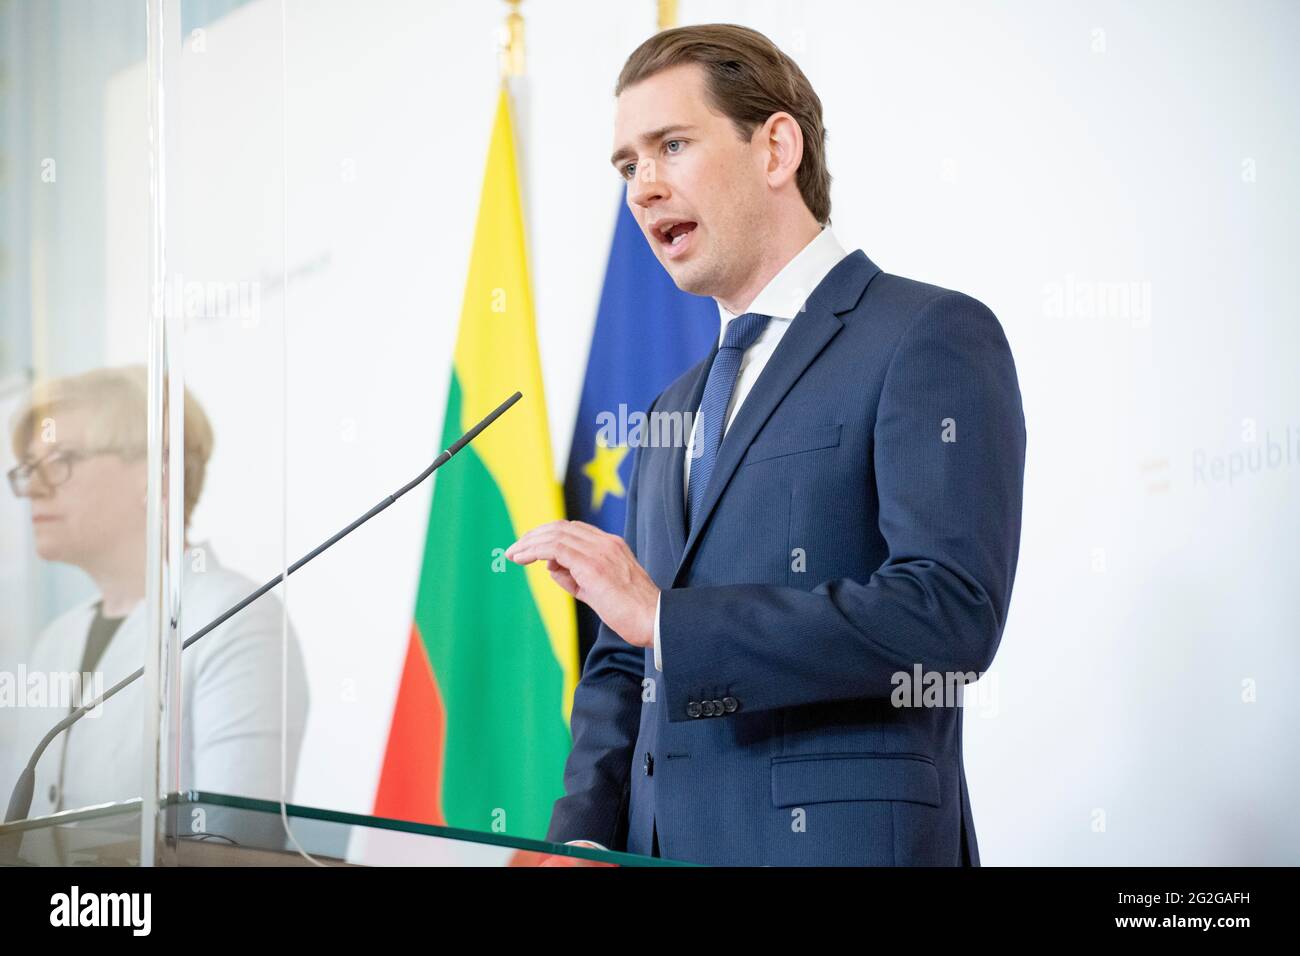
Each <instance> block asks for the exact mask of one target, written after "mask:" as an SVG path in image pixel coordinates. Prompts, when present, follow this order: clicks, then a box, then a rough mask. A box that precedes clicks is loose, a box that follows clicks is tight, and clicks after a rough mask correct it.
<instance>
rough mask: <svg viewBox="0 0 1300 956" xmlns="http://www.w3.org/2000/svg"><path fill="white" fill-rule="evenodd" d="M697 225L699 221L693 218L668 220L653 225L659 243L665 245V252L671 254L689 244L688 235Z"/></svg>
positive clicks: (676, 252) (678, 251) (677, 252)
mask: <svg viewBox="0 0 1300 956" xmlns="http://www.w3.org/2000/svg"><path fill="white" fill-rule="evenodd" d="M698 225H699V223H697V222H695V221H694V220H693V219H682V220H669V221H667V222H662V223H658V224H657V225H656V226H655V229H654V234H655V237H656V238H657V239H658V240H659V242H660V244H661V245H663V246H664V247H665V249H664V251H665V253H666V254H667V255H669V256H673V255H676V254H679V253H680V252H681V251H682V250H683V249H685V248H686V246H687V245H689V243H690V236H691V234H692V233H693V232H694V231H695V228H696V226H698Z"/></svg>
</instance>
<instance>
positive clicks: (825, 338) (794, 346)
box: [668, 249, 880, 587]
mask: <svg viewBox="0 0 1300 956" xmlns="http://www.w3.org/2000/svg"><path fill="white" fill-rule="evenodd" d="M879 271H880V269H879V268H878V267H877V266H876V265H875V263H873V262H872V261H871V260H870V259H868V258H867V256H866V254H865V253H864V252H863V251H862V250H861V249H859V250H857V251H856V252H853V253H850V254H849V255H847V256H845V257H844V259H842V260H841V261H840V262H839V263H837V264H836V266H835V268H833V269H832V270H831V271H830V272H829V273H828V274H827V276H826V278H825V279H823V280H822V281H821V283H820V284H819V285H818V286H817V288H816V289H814V290H813V293H812V295H810V296H809V297H808V301H807V302H806V303H805V304H804V310H803V311H802V312H800V313H799V315H797V316H795V318H794V321H793V322H792V323H791V325H790V328H788V329H787V330H786V333H785V335H784V336H782V337H781V342H780V344H779V345H778V346H777V348H776V351H775V352H773V353H772V357H771V358H770V359H768V362H767V365H766V366H764V368H763V371H762V373H761V374H760V375H759V376H758V381H756V382H755V383H754V387H753V389H752V390H751V391H750V393H749V395H748V396H747V397H746V398H745V401H744V404H742V405H741V406H740V411H738V412H737V413H736V418H735V420H734V421H733V422H732V423H731V427H730V428H728V429H727V432H726V435H725V436H724V437H723V440H722V445H721V446H720V447H719V449H718V460H717V463H716V464H715V465H714V466H713V476H712V477H711V478H710V479H709V487H708V490H707V491H706V493H705V496H704V502H703V504H702V505H701V506H700V516H699V520H698V521H696V523H695V526H694V527H693V528H692V529H691V532H690V535H689V536H688V537H687V539H686V543H685V545H684V546H683V547H682V548H681V550H680V553H681V557H680V559H679V560H678V562H677V571H676V574H675V575H674V576H673V582H672V585H671V586H672V587H677V586H678V583H679V580H680V578H681V575H682V571H683V569H684V568H685V567H686V565H687V563H688V562H689V560H690V557H691V553H692V552H693V551H694V549H695V544H696V542H697V541H698V540H699V537H700V534H701V532H702V531H703V530H704V527H705V526H706V525H707V524H708V522H709V516H710V515H711V514H712V513H713V509H714V507H715V506H716V505H717V503H718V499H719V498H721V497H722V494H723V492H724V491H726V488H727V484H728V483H729V482H730V481H731V476H732V475H733V474H734V473H735V471H736V468H737V466H739V464H740V460H741V459H742V458H743V457H744V456H745V452H746V451H747V450H748V449H749V445H750V443H751V442H752V441H753V440H754V437H755V436H756V435H757V434H758V432H759V430H760V429H761V428H762V427H763V425H764V423H765V422H766V421H767V419H768V418H769V417H770V416H771V414H772V412H773V411H775V410H776V407H777V406H778V405H779V404H780V403H781V400H782V399H783V398H785V396H786V393H787V392H789V391H790V389H791V388H793V387H794V383H795V382H797V381H798V380H799V377H800V376H801V375H802V374H803V373H804V370H805V369H806V368H807V367H808V366H809V365H810V364H812V361H813V359H815V358H816V357H817V356H818V354H820V352H821V351H822V349H823V348H825V346H826V344H827V343H828V342H830V340H831V339H832V338H834V337H835V334H836V333H837V332H839V330H840V329H841V328H843V327H844V323H843V322H842V321H841V320H840V318H839V314H840V313H842V312H847V311H848V310H849V309H852V308H853V307H854V306H855V305H856V304H857V302H858V300H859V299H860V298H861V297H862V293H863V291H864V290H865V289H866V287H867V283H868V282H870V281H871V279H872V278H873V277H874V276H875V275H876V273H878V272H879ZM711 364H712V359H711V358H710V361H709V363H706V365H705V366H704V371H703V373H702V374H701V375H700V376H699V379H698V381H697V382H696V383H695V385H696V387H695V388H693V389H692V402H693V404H691V405H690V406H689V407H690V408H691V409H692V410H694V409H697V408H698V407H699V402H700V397H701V395H702V394H703V391H704V380H705V379H706V378H707V377H708V367H709V365H711ZM684 457H685V452H684V450H683V451H674V467H673V468H671V469H668V471H669V472H670V473H671V474H675V476H676V484H675V485H674V489H675V490H676V494H675V495H670V496H669V499H668V500H669V505H668V514H669V517H670V520H669V524H670V531H671V532H673V533H676V532H677V531H678V529H680V528H684V527H685V518H684V517H682V519H681V520H680V521H676V522H674V521H673V518H672V516H673V514H674V511H675V512H676V513H677V514H679V515H681V514H683V507H682V476H683V465H682V462H683V460H684ZM670 490H672V489H670ZM674 506H675V507H674ZM673 550H674V554H676V553H678V549H677V548H676V547H674V549H673Z"/></svg>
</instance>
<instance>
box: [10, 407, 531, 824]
mask: <svg viewBox="0 0 1300 956" xmlns="http://www.w3.org/2000/svg"><path fill="white" fill-rule="evenodd" d="M521 398H523V393H521V392H515V393H514V394H513V395H511V396H510V397H509V398H507V399H506V400H505V401H504V402H502V403H501V404H500V405H498V406H497V407H496V408H495V409H493V410H492V412H491V413H489V414H488V416H487V417H486V418H484V419H483V420H482V421H481V422H479V423H478V424H477V425H475V426H474V427H473V428H471V429H470V430H469V431H467V432H466V433H465V434H463V435H461V436H460V438H458V439H456V441H455V443H454V444H453V445H452V446H451V447H450V448H448V449H446V450H445V451H443V453H442V454H441V455H439V456H438V457H437V458H435V459H434V460H433V464H432V465H430V466H429V467H428V468H426V469H424V471H422V472H420V473H419V474H418V475H416V476H415V478H414V479H412V480H411V481H409V482H407V483H406V484H404V485H402V487H401V488H398V489H397V490H396V491H395V492H393V493H392V494H391V495H389V496H388V497H387V498H385V499H384V500H383V501H381V502H379V504H377V505H375V506H374V507H373V508H371V509H370V510H369V511H367V512H366V513H365V514H363V515H362V516H361V517H360V518H358V519H357V520H356V521H354V522H352V523H351V524H350V525H348V526H347V527H346V528H344V529H343V530H342V531H340V532H339V533H338V534H336V535H334V536H333V537H332V538H330V539H329V540H327V541H324V542H322V543H321V544H319V545H317V547H316V548H315V549H313V550H312V551H311V552H310V553H308V554H305V555H303V556H302V557H301V558H299V559H298V560H297V561H295V562H294V563H293V564H291V565H289V570H288V571H287V572H281V573H280V574H277V575H276V576H275V577H273V578H271V580H269V581H267V582H266V583H265V584H263V585H262V586H261V587H260V588H258V589H257V590H256V591H254V592H253V593H252V594H250V595H248V597H246V598H244V599H243V600H242V601H240V602H239V603H238V604H236V605H235V606H234V607H231V608H229V609H228V610H226V611H224V612H222V613H221V614H220V615H218V616H217V617H216V618H214V619H213V620H211V621H209V622H208V623H207V624H205V625H203V627H201V628H199V629H198V630H197V631H195V632H194V633H193V634H191V635H190V636H189V637H187V638H186V639H185V641H184V643H182V644H181V650H182V651H184V650H185V648H187V647H189V646H190V645H191V644H193V643H194V642H195V641H197V640H198V639H199V638H200V637H202V636H203V635H204V634H207V633H208V632H209V631H211V630H212V629H213V628H215V627H218V626H219V625H221V624H222V623H224V622H225V621H227V620H229V619H230V618H231V617H233V616H234V615H236V614H238V613H239V612H240V611H242V610H243V609H244V608H246V607H248V605H250V604H252V603H253V602H254V601H256V600H257V599H258V598H260V597H261V596H262V595H263V594H265V593H266V592H267V591H269V590H271V588H273V587H275V586H276V585H277V584H279V583H280V582H281V581H283V580H284V578H285V575H286V574H293V572H295V571H297V570H298V569H299V568H301V567H302V566H303V565H304V564H306V563H307V562H308V561H310V560H312V558H314V557H316V556H317V555H318V554H320V553H322V552H323V551H325V550H326V549H327V548H329V547H330V546H331V545H333V544H335V543H336V542H338V541H341V540H342V539H343V538H345V537H347V536H348V535H349V534H351V533H352V532H353V531H355V530H356V529H357V528H359V527H361V526H362V525H363V524H365V523H366V522H367V521H369V520H370V519H371V518H373V517H374V516H375V515H377V514H379V512H381V511H383V510H384V509H385V508H387V507H388V506H389V505H391V504H392V503H393V502H394V501H396V500H397V499H398V498H400V497H402V495H404V494H406V493H407V492H408V491H410V490H411V489H412V488H414V487H415V486H416V485H418V484H420V483H421V482H422V481H424V479H426V478H428V477H429V476H430V475H432V474H433V473H434V472H435V471H437V470H438V469H439V468H441V467H442V466H443V465H445V464H446V463H447V462H448V461H450V460H451V457H452V456H453V455H455V454H456V453H457V452H458V451H460V450H461V449H462V448H464V447H465V446H466V445H468V444H469V443H470V442H472V441H473V440H474V439H475V438H476V437H478V433H479V432H481V431H482V430H483V429H485V428H487V427H488V426H489V425H491V424H492V423H493V422H494V421H496V420H497V419H498V418H499V417H500V416H501V414H502V413H503V412H504V411H505V410H506V409H508V408H509V407H510V406H511V405H513V404H514V403H515V402H517V401H519V399H521ZM143 675H144V668H143V667H141V668H140V669H139V670H137V671H136V672H135V673H134V674H131V675H130V676H128V677H125V678H123V679H122V680H120V681H118V682H117V683H116V684H114V685H113V686H112V687H110V688H109V689H108V690H106V691H105V692H104V693H103V694H101V695H100V696H99V697H98V698H96V699H95V700H92V701H91V702H90V703H88V704H82V705H81V706H80V707H78V708H77V709H76V710H74V711H72V713H70V714H68V716H67V717H64V718H63V719H62V720H60V721H59V722H58V723H57V724H55V725H54V727H53V728H52V729H51V730H50V732H49V733H47V734H46V735H45V736H44V737H43V738H41V742H40V743H39V744H37V746H36V750H35V752H33V753H32V756H31V759H30V760H28V761H27V766H26V767H25V768H24V769H23V772H22V773H21V774H19V775H18V782H17V783H16V784H15V785H14V789H13V793H12V794H11V795H10V797H9V809H8V810H7V811H6V812H5V823H13V822H14V821H15V820H25V819H27V813H28V811H29V810H31V808H32V793H33V791H34V790H35V787H36V764H37V763H38V762H39V761H40V759H41V755H42V754H43V753H45V749H46V748H47V747H48V746H49V745H50V744H51V742H53V740H54V738H55V737H57V736H59V734H61V733H63V731H65V730H67V729H68V728H69V727H71V726H72V725H73V724H75V723H76V722H77V721H78V720H80V719H81V718H82V717H83V716H85V715H86V714H87V713H88V712H89V711H91V710H94V709H95V708H96V707H98V706H99V705H100V704H102V703H103V702H104V701H106V700H108V699H109V698H110V697H112V696H113V695H114V694H116V693H117V692H118V691H120V690H121V689H122V688H124V687H126V686H127V685H128V684H130V683H131V682H132V681H134V680H138V679H139V678H140V677H141V676H143Z"/></svg>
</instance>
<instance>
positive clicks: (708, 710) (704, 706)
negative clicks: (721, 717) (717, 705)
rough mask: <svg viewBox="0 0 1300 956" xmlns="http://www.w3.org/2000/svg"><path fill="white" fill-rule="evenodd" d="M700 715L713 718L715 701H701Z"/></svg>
mask: <svg viewBox="0 0 1300 956" xmlns="http://www.w3.org/2000/svg"><path fill="white" fill-rule="evenodd" d="M700 713H701V714H703V715H704V716H705V717H712V716H713V701H711V700H702V701H700Z"/></svg>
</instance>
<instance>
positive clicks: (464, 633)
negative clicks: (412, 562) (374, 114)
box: [375, 83, 578, 839]
mask: <svg viewBox="0 0 1300 956" xmlns="http://www.w3.org/2000/svg"><path fill="white" fill-rule="evenodd" d="M516 389H518V390H519V391H522V392H523V394H524V398H523V400H522V401H520V402H519V403H518V404H517V405H516V406H515V407H514V408H512V409H511V410H510V411H509V412H507V413H506V414H505V415H503V416H502V417H501V418H500V419H498V420H497V422H496V423H494V424H493V425H492V426H491V427H490V428H488V429H486V430H485V431H484V432H483V433H482V434H481V435H479V436H478V437H477V438H476V439H475V440H474V442H473V443H472V444H470V445H468V446H466V447H465V448H464V449H463V450H462V451H461V452H460V454H458V455H457V456H456V457H455V459H453V460H452V461H451V462H449V463H448V464H447V465H446V466H445V467H444V468H442V469H441V470H439V471H438V473H437V476H436V481H435V484H434V490H433V504H432V506H431V509H430V514H429V528H428V533H427V536H426V541H425V550H424V564H423V568H422V570H421V573H420V586H419V593H418V594H417V596H416V601H415V620H414V623H413V625H412V627H411V635H410V642H409V646H408V648H407V652H406V663H405V665H404V669H403V673H402V678H401V684H400V686H399V688H398V693H397V703H396V706H395V708H394V711H393V723H392V728H391V730H390V732H389V738H388V747H387V751H386V753H385V755H384V763H383V769H382V771H381V773H380V779H379V789H378V793H377V795H376V798H375V814H376V815H377V816H381V817H393V818H397V819H402V820H414V821H418V822H424V823H436V824H442V825H447V826H454V827H464V828H467V829H472V830H480V831H489V832H502V833H508V834H511V835H514V836H524V837H533V838H537V839H541V838H544V837H545V835H546V827H547V823H548V821H549V819H550V813H551V806H552V804H553V803H554V802H555V800H556V798H557V797H559V796H561V795H562V793H563V780H562V778H563V771H564V761H565V758H566V757H567V756H568V752H569V748H570V746H571V737H570V733H569V710H570V707H571V705H572V698H573V688H574V685H575V684H576V682H577V677H578V659H577V656H578V652H577V633H576V624H575V616H574V606H573V599H572V598H570V597H569V595H568V594H566V593H565V592H564V591H563V590H562V589H561V588H560V587H559V586H557V585H556V584H555V583H554V582H553V581H552V580H551V578H550V575H549V574H548V573H547V570H546V562H545V561H539V562H535V563H533V564H530V565H528V566H527V567H520V566H519V565H516V564H515V563H514V562H513V561H508V560H506V558H505V554H504V552H505V549H506V548H507V547H509V546H510V545H511V544H512V543H513V542H514V541H515V540H516V539H517V538H518V537H519V536H520V535H522V534H523V533H524V532H525V531H527V530H529V529H530V528H533V527H536V526H537V525H539V524H543V523H545V522H547V521H554V520H556V519H558V518H561V517H563V515H564V506H563V501H562V497H561V493H560V486H559V484H558V482H557V481H556V479H555V471H554V468H553V466H552V457H551V443H550V438H549V435H548V428H547V417H546V403H545V401H544V400H543V398H542V373H541V364H540V361H539V357H538V351H537V330H536V325H535V323H534V320H533V300H532V294H531V289H530V283H529V276H528V258H527V249H526V240H525V229H524V221H523V212H522V203H521V199H520V190H519V178H518V171H517V168H516V155H515V138H514V130H513V124H512V121H511V110H510V96H509V90H508V87H507V86H506V84H504V83H503V84H502V87H501V93H500V96H499V98H498V100H497V113H496V121H495V123H494V125H493V128H492V142H491V146H490V147H489V150H488V160H487V171H486V174H485V175H484V179H483V194H482V198H481V199H480V202H479V213H478V225H477V229H476V231H475V234H474V247H473V250H472V254H471V256H470V264H469V278H468V281H467V282H466V284H465V303H464V307H463V309H462V311H461V318H460V330H459V333H458V336H457V339H456V351H455V357H454V359H453V364H452V376H451V389H450V393H449V395H448V396H447V414H446V419H445V421H444V424H443V429H442V441H441V443H440V444H439V445H438V447H439V448H440V449H441V448H446V447H447V446H448V445H450V444H451V443H452V442H453V441H455V440H456V439H457V438H459V437H460V435H461V434H463V433H464V432H465V431H466V430H468V429H469V428H470V427H471V426H473V425H474V423H475V422H477V421H478V420H479V419H480V418H482V417H483V416H484V415H486V414H487V413H488V412H490V411H491V410H492V409H493V408H495V407H496V406H497V405H498V404H499V403H500V402H501V400H502V399H503V398H505V397H507V396H509V395H511V394H513V393H514V392H515V390H516Z"/></svg>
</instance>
